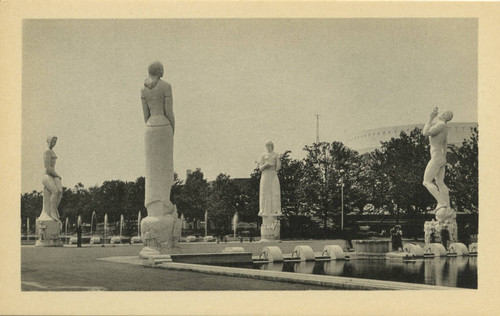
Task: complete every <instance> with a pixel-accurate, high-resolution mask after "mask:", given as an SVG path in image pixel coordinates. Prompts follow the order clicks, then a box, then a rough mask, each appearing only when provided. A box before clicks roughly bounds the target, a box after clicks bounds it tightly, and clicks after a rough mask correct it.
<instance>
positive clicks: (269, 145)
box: [266, 141, 274, 152]
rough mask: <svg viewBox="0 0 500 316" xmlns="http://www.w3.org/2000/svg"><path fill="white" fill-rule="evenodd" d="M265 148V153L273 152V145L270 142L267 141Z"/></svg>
mask: <svg viewBox="0 0 500 316" xmlns="http://www.w3.org/2000/svg"><path fill="white" fill-rule="evenodd" d="M266 148H267V152H271V151H273V150H274V144H273V142H272V141H268V142H267V143H266Z"/></svg>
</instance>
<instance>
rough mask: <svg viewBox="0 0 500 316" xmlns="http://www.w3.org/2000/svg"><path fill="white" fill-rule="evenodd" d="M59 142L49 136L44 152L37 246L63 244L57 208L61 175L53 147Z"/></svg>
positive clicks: (60, 188) (61, 189) (37, 221)
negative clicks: (41, 204)
mask: <svg viewBox="0 0 500 316" xmlns="http://www.w3.org/2000/svg"><path fill="white" fill-rule="evenodd" d="M56 143H57V137H55V136H49V137H47V147H48V149H47V150H46V151H45V153H44V154H43V163H44V167H45V174H44V176H43V180H42V183H43V208H42V213H41V214H40V217H38V218H37V220H36V229H37V235H38V240H37V241H36V243H35V245H36V246H41V247H47V246H52V247H54V246H57V247H60V246H62V241H61V239H60V233H61V228H62V223H61V220H60V219H59V211H58V210H57V208H58V206H59V203H60V202H61V199H62V193H63V188H62V183H61V176H60V175H59V174H58V173H57V172H56V170H55V166H56V160H57V155H56V153H55V152H54V150H53V148H54V146H55V145H56Z"/></svg>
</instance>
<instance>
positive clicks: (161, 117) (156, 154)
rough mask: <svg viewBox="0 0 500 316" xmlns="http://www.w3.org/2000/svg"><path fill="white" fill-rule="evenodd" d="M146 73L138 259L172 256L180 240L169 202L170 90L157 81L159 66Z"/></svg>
mask: <svg viewBox="0 0 500 316" xmlns="http://www.w3.org/2000/svg"><path fill="white" fill-rule="evenodd" d="M148 72H149V76H148V77H147V78H146V80H145V81H144V87H143V88H142V90H141V100H142V110H143V114H144V122H145V123H146V128H145V134H144V142H145V158H146V159H145V160H146V174H145V178H146V183H145V200H144V205H145V206H146V209H147V211H148V216H147V217H146V218H144V219H143V220H142V222H141V232H142V235H143V236H142V237H143V242H144V243H145V246H146V247H144V249H142V251H141V253H140V257H142V258H146V257H148V256H150V255H157V254H160V253H162V252H165V253H166V252H172V251H173V248H174V247H175V244H176V242H177V240H178V238H179V237H180V236H178V235H179V234H178V231H179V229H178V227H177V226H179V225H180V220H179V219H178V216H177V213H176V212H175V209H174V205H173V204H172V202H171V201H170V191H171V188H172V185H173V184H174V131H175V117H174V112H173V101H172V87H171V86H170V84H169V83H168V82H166V81H163V80H162V79H161V77H163V65H162V64H161V63H159V62H154V63H152V64H151V65H150V66H149V68H148ZM179 227H180V226H179ZM153 237H154V238H153ZM162 243H165V245H163V244H162Z"/></svg>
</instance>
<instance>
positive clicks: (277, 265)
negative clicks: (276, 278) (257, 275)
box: [259, 262, 283, 272]
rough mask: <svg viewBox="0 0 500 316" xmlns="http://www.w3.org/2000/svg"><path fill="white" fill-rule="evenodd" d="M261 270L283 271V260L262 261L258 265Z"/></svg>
mask: <svg viewBox="0 0 500 316" xmlns="http://www.w3.org/2000/svg"><path fill="white" fill-rule="evenodd" d="M259 268H260V269H261V270H270V271H278V272H281V271H283V262H272V263H264V264H261V265H260V267H259Z"/></svg>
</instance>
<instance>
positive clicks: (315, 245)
mask: <svg viewBox="0 0 500 316" xmlns="http://www.w3.org/2000/svg"><path fill="white" fill-rule="evenodd" d="M301 245H304V246H310V247H311V248H312V249H313V251H314V252H320V253H321V252H322V251H323V249H324V247H325V246H326V245H338V246H340V247H341V248H342V249H347V248H348V243H347V241H345V240H341V239H334V240H293V241H281V242H279V241H272V242H242V243H240V242H228V243H224V242H222V243H219V244H218V243H216V242H195V243H178V244H177V246H178V252H177V253H179V254H191V253H222V251H223V250H224V248H226V247H243V249H244V251H245V252H250V253H252V255H253V256H259V255H260V254H261V252H262V249H263V248H264V247H268V246H276V247H279V248H280V249H281V252H282V253H283V254H292V253H293V252H294V249H295V247H296V246H301Z"/></svg>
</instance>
